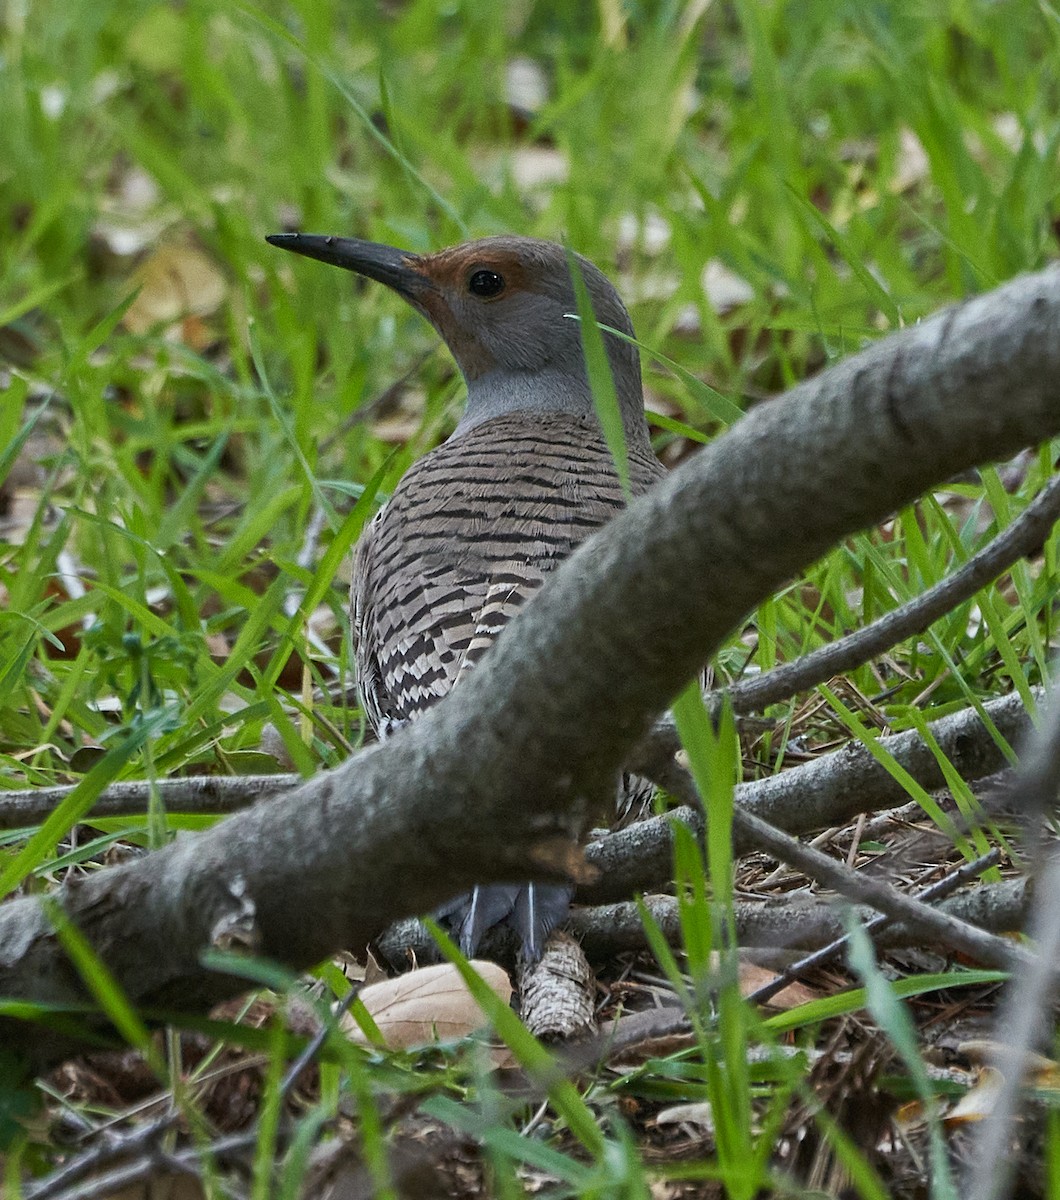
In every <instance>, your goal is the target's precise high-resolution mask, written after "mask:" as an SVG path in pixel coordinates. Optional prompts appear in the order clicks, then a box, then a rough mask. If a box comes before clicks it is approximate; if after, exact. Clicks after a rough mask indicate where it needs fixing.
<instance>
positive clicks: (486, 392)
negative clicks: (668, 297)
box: [452, 367, 650, 446]
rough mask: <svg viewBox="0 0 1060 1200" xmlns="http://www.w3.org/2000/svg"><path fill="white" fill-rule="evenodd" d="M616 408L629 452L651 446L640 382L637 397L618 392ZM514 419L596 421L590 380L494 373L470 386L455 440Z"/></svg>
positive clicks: (543, 372) (554, 373) (553, 371)
mask: <svg viewBox="0 0 1060 1200" xmlns="http://www.w3.org/2000/svg"><path fill="white" fill-rule="evenodd" d="M616 384H617V381H616ZM618 402H619V407H620V409H621V411H622V424H623V427H624V428H625V432H626V439H627V442H628V443H629V444H630V445H631V446H633V445H636V446H649V445H650V438H649V434H648V424H647V421H645V419H644V400H643V397H642V395H641V391H640V386H639V380H638V386H637V389H636V396H630V395H629V394H625V395H623V393H622V392H621V391H619V393H618ZM511 413H525V414H526V415H527V416H542V415H544V414H546V413H565V414H567V415H568V416H575V417H595V416H596V405H595V404H594V402H593V394H592V391H591V389H590V388H589V381H588V379H586V378H585V377H584V376H580V377H579V376H578V375H572V374H571V373H570V372H569V371H561V370H559V369H557V368H555V367H545V368H543V369H539V370H535V371H491V372H490V374H488V375H482V376H479V378H477V379H475V380H473V381H472V382H471V383H469V384H468V389H467V407H466V408H465V409H464V415H463V416H462V417H461V418H460V421H459V423H458V425H457V427H456V429H455V430H454V431H453V435H452V436H453V437H459V436H460V435H461V434H464V433H467V431H468V430H469V429H474V428H475V426H476V425H481V424H482V422H483V421H489V420H491V419H492V418H494V417H501V416H508V415H509V414H511Z"/></svg>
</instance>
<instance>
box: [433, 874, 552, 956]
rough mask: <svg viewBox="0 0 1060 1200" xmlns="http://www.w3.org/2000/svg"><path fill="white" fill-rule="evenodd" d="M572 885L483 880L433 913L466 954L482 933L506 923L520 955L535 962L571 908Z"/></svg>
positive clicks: (472, 948) (480, 938)
mask: <svg viewBox="0 0 1060 1200" xmlns="http://www.w3.org/2000/svg"><path fill="white" fill-rule="evenodd" d="M572 894H573V888H571V887H570V886H569V885H568V884H564V883H493V884H484V885H480V886H479V887H476V888H474V889H472V890H471V891H470V892H466V893H465V894H464V895H462V896H457V898H456V899H455V900H450V901H449V903H448V904H446V905H443V906H442V907H441V908H440V909H438V911H437V912H436V913H435V916H436V917H437V919H438V923H439V924H440V925H441V926H442V928H443V929H444V930H445V931H446V933H448V934H450V935H452V936H453V937H455V938H456V940H457V942H458V943H459V945H460V949H461V951H462V952H463V953H464V954H466V955H467V956H468V957H469V958H470V957H471V956H472V955H474V954H475V952H476V951H477V950H478V947H479V943H480V942H481V941H482V938H483V937H484V936H485V934H486V933H487V932H488V931H489V930H490V929H493V928H494V927H495V926H498V925H506V926H508V927H510V928H511V929H514V930H515V932H516V933H517V934H518V935H519V941H520V948H521V955H522V957H523V959H524V960H525V961H526V962H531V963H532V962H537V960H538V959H539V958H540V957H541V953H542V951H543V950H544V948H545V941H546V939H547V938H548V935H549V934H550V933H551V932H552V930H553V929H555V928H556V926H557V925H558V924H559V923H560V922H561V921H563V920H565V919H566V916H567V913H568V912H569V911H570V899H571V895H572Z"/></svg>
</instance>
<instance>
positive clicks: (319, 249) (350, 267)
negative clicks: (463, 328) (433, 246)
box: [265, 233, 431, 301]
mask: <svg viewBox="0 0 1060 1200" xmlns="http://www.w3.org/2000/svg"><path fill="white" fill-rule="evenodd" d="M265 240H266V241H267V242H268V243H269V245H270V246H279V247H280V249H281V250H293V251H294V252H295V254H304V255H305V256H306V258H316V259H319V260H320V261H321V262H325V263H330V264H331V265H332V266H333V267H343V268H345V270H347V271H356V272H357V274H358V275H364V276H365V277H366V278H368V279H374V280H376V282H378V283H385V284H386V286H387V287H389V288H393V289H394V291H395V292H397V293H398V294H399V295H400V296H404V297H405V299H406V300H412V301H415V300H416V298H417V297H418V296H421V295H422V294H423V293H424V292H425V291H427V290H429V289H430V287H431V284H430V281H429V280H428V279H427V278H426V276H424V275H423V274H421V272H420V271H419V270H418V269H417V268H418V266H419V262H420V259H419V256H418V255H416V254H412V253H410V252H409V251H408V250H398V249H397V248H396V247H394V246H384V245H383V244H382V243H381V242H362V241H360V240H359V239H358V238H344V237H334V236H332V235H330V234H321V233H270V234H269V235H268V237H266V239H265Z"/></svg>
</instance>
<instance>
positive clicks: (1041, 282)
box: [0, 270, 1060, 1061]
mask: <svg viewBox="0 0 1060 1200" xmlns="http://www.w3.org/2000/svg"><path fill="white" fill-rule="evenodd" d="M1058 325H1060V272H1058V271H1056V270H1050V271H1045V272H1042V273H1040V274H1037V275H1033V276H1027V277H1025V278H1022V279H1019V280H1016V281H1014V282H1012V283H1010V284H1008V285H1006V286H1004V287H1002V288H999V289H998V290H997V291H995V292H993V293H990V294H988V295H985V296H980V297H977V298H975V299H973V300H970V301H968V302H966V303H964V304H962V305H959V306H957V307H955V308H952V309H949V310H947V311H946V312H944V313H941V314H939V315H938V316H937V317H934V318H932V319H930V320H927V321H924V322H923V323H921V324H919V325H917V326H915V327H914V328H911V329H907V330H905V331H903V332H901V333H899V334H897V335H895V336H893V337H890V338H888V339H886V340H885V341H882V342H880V343H878V344H877V345H875V346H873V347H872V348H870V349H868V350H866V351H864V352H863V353H861V354H858V355H855V356H853V357H851V358H850V359H848V360H846V361H844V362H842V363H840V364H838V365H837V366H836V367H834V368H832V369H831V370H829V371H828V372H826V373H824V374H822V375H821V376H819V377H817V378H816V379H814V380H811V381H809V382H807V383H804V384H802V385H800V386H799V387H797V388H795V389H794V390H793V391H792V392H791V393H790V394H789V395H788V396H787V397H786V398H785V399H784V400H783V401H780V402H775V403H771V404H767V405H762V406H760V407H759V408H757V409H756V410H755V411H754V412H753V413H751V414H750V415H749V416H748V417H747V418H745V419H744V420H743V421H741V422H740V423H738V424H737V425H736V426H735V427H734V428H733V429H732V430H731V431H730V432H729V433H728V434H726V435H725V436H724V437H723V438H720V439H718V440H717V441H716V442H714V443H713V444H711V445H710V446H708V447H707V448H705V449H704V450H703V451H702V452H701V453H700V454H699V455H697V456H696V457H695V458H694V459H692V460H690V461H689V462H687V463H686V464H684V465H683V466H681V467H680V468H678V469H677V470H676V471H674V472H673V473H672V475H671V476H670V477H668V478H667V479H665V480H663V481H662V482H661V483H660V484H659V485H658V486H657V487H656V488H654V489H653V490H652V491H651V492H649V493H648V495H646V496H644V497H642V498H641V499H640V500H638V501H637V502H635V503H634V504H632V505H631V506H630V508H629V509H628V510H627V511H626V512H624V513H622V514H621V515H620V516H619V517H617V518H616V519H615V520H614V521H613V522H612V523H611V524H610V525H608V526H607V527H606V528H605V529H604V530H602V531H601V533H600V534H599V535H597V536H594V537H592V538H590V539H589V541H588V542H586V543H585V545H584V546H583V547H582V548H581V549H580V550H579V551H578V552H577V553H576V554H575V555H574V556H572V558H571V559H570V560H568V561H567V562H566V563H564V564H563V566H562V567H561V568H560V569H559V570H557V571H556V572H555V574H554V576H553V577H552V578H551V579H550V580H549V582H548V583H547V584H546V585H545V586H544V587H543V588H542V589H541V591H540V592H539V593H538V595H536V596H535V598H534V599H533V600H532V601H531V602H530V603H529V604H528V605H527V606H526V608H525V609H524V611H523V612H521V613H520V615H519V616H518V617H517V618H516V620H515V621H514V622H513V623H512V625H511V626H510V627H509V628H508V629H507V630H506V631H505V635H504V637H502V638H500V639H499V640H498V642H497V644H496V645H495V646H494V647H493V649H492V650H491V652H490V654H489V655H487V656H486V658H485V659H484V661H483V662H482V663H481V664H480V666H479V667H478V668H476V670H475V671H473V672H472V673H471V675H470V676H469V677H468V678H467V679H466V680H465V681H464V682H463V683H462V684H461V686H460V687H459V688H457V689H455V690H454V691H453V692H452V693H451V694H450V695H449V696H447V697H446V698H445V699H444V700H443V701H441V702H440V703H439V704H437V705H436V706H435V707H434V708H433V709H431V710H430V711H429V712H427V713H426V714H424V716H423V717H422V718H421V719H420V720H418V721H416V722H415V723H413V725H411V726H410V727H408V728H407V729H404V730H402V731H400V732H399V733H397V734H396V735H395V736H394V737H393V738H390V739H388V741H387V742H386V743H385V744H384V745H382V746H375V747H371V748H369V749H367V750H365V751H362V752H361V753H360V754H357V755H355V756H354V757H353V758H351V759H350V760H349V762H348V763H346V764H344V765H343V766H342V767H340V768H338V769H337V770H335V771H331V772H324V773H321V774H320V775H319V776H317V777H315V778H313V779H311V780H309V781H308V782H307V783H305V784H304V785H302V786H301V787H299V788H297V789H295V791H293V792H291V793H289V794H288V795H284V796H280V797H277V798H276V799H274V800H272V801H270V802H269V803H267V804H262V805H258V806H256V807H255V808H253V809H250V810H248V811H246V812H242V813H238V814H236V815H235V816H233V817H230V818H229V819H227V820H226V821H222V822H220V823H219V824H218V825H216V826H214V827H213V828H212V829H211V830H209V831H207V832H205V833H202V834H199V835H194V836H185V837H180V838H178V839H177V840H176V841H174V842H173V843H171V844H170V845H168V846H166V847H165V848H164V849H162V850H160V851H158V852H156V853H154V854H152V855H150V856H147V857H146V858H143V859H140V860H136V861H134V862H130V863H127V864H123V865H121V866H118V867H114V868H111V869H108V870H105V871H98V872H95V873H93V874H91V875H89V876H86V877H84V878H83V879H81V880H79V881H77V882H73V881H70V882H68V883H67V884H66V885H64V887H63V888H61V889H60V891H59V892H58V899H59V901H60V903H61V904H62V906H63V908H64V909H65V911H66V913H67V915H68V916H69V918H70V919H71V920H72V921H74V922H75V923H76V924H77V925H78V926H79V927H80V929H81V931H82V933H83V934H84V935H85V937H86V938H87V939H88V941H89V942H90V944H91V945H92V946H93V947H94V948H95V950H96V952H97V953H98V954H99V955H100V956H101V958H102V959H103V961H104V962H105V963H106V965H107V966H108V968H109V969H110V971H111V973H112V974H113V976H114V977H115V979H116V981H117V983H118V985H119V986H120V987H121V988H122V989H123V990H124V992H125V993H126V995H127V996H128V997H129V999H130V1000H131V1001H132V1002H133V1003H138V1004H154V1005H160V1006H166V1007H171V1008H185V1009H192V1010H202V1009H203V1008H205V1007H208V1006H209V1005H211V1004H212V1003H214V1002H215V1001H217V1000H219V999H221V998H222V997H225V996H229V995H232V994H235V993H238V992H239V991H241V990H243V989H244V988H245V982H244V981H243V980H242V979H240V978H238V977H236V976H233V975H228V974H225V973H223V972H220V971H215V970H210V969H209V968H207V967H206V966H204V965H203V955H204V953H205V952H206V951H208V950H209V949H210V948H211V947H217V946H224V947H230V948H231V947H236V948H238V947H244V948H246V949H247V950H250V951H253V952H255V953H259V954H263V955H266V956H268V957H270V958H272V959H274V960H276V961H278V962H281V963H284V964H286V965H287V966H288V967H290V968H292V969H295V970H298V969H302V968H305V967H308V966H310V965H312V964H313V963H316V962H319V961H320V960H321V959H323V958H325V957H326V956H327V955H328V954H330V953H332V952H334V951H336V950H338V949H339V948H342V947H351V946H352V947H360V946H362V945H364V944H365V943H366V942H367V941H368V940H369V939H371V938H372V937H373V936H375V935H377V934H378V933H379V932H380V930H382V929H383V928H384V927H385V926H386V925H387V924H389V923H390V922H391V921H392V920H394V919H395V918H397V917H400V916H402V915H411V914H413V913H417V912H424V911H429V910H430V909H431V908H432V907H434V906H435V905H437V904H439V903H440V902H441V901H443V900H444V899H446V898H447V897H449V896H451V895H453V894H455V893H456V892H458V891H461V890H463V889H465V888H467V887H468V886H470V885H471V884H472V883H474V882H489V881H491V880H498V881H499V880H503V879H510V878H513V877H514V878H530V877H533V876H537V877H538V878H542V879H549V878H552V879H556V878H563V877H567V876H569V875H571V874H574V875H575V876H580V875H581V874H583V873H584V867H583V865H582V859H581V855H580V852H578V850H577V845H578V839H579V837H580V836H581V835H582V833H583V832H584V830H585V828H586V827H587V826H588V824H589V823H590V821H591V820H592V818H593V817H594V816H595V815H596V814H597V813H598V812H600V811H603V810H604V809H605V808H606V806H607V803H608V800H609V799H610V797H611V796H612V795H613V785H614V779H615V776H616V774H617V772H618V770H619V769H620V767H621V765H622V764H623V763H624V762H625V761H627V760H628V759H629V757H630V754H631V752H632V750H633V748H634V747H635V746H636V745H637V744H638V743H640V742H641V741H642V740H643V738H644V737H645V735H646V733H647V731H648V730H649V728H650V727H651V724H652V722H653V721H654V720H655V719H656V718H657V717H658V715H659V714H660V713H661V712H662V711H664V710H665V708H666V707H667V706H668V705H669V703H670V702H671V700H672V699H673V697H674V696H675V695H676V693H677V692H678V691H679V690H680V688H681V687H682V686H683V685H684V684H685V683H686V682H687V681H688V680H689V679H691V678H693V676H694V675H695V674H696V673H697V671H698V670H699V667H700V664H701V663H702V662H704V661H705V660H706V659H707V658H708V657H709V655H710V654H711V652H712V651H713V649H714V648H716V647H717V645H718V644H719V643H720V642H721V640H722V639H723V638H724V637H725V636H726V635H727V633H728V632H729V631H730V630H731V629H732V628H733V627H734V626H736V625H737V624H738V623H739V621H740V620H741V619H743V617H744V616H745V614H746V613H747V612H748V611H749V610H750V609H751V608H752V607H753V606H754V605H755V604H756V603H758V602H759V601H761V600H762V599H763V598H764V597H765V596H767V595H769V594H770V593H772V592H773V591H774V590H775V589H776V588H777V587H778V586H779V585H780V584H781V583H783V582H784V581H785V580H786V579H789V578H790V577H791V576H792V575H793V574H794V573H795V572H797V571H799V570H800V569H802V568H803V567H805V566H806V565H808V564H809V563H811V562H812V561H814V560H815V559H816V558H817V557H819V556H820V555H821V554H822V553H824V552H825V551H826V550H827V549H828V548H829V547H830V546H832V545H834V544H835V542H836V541H838V540H839V539H840V538H842V537H844V536H846V535H847V534H849V533H851V532H852V531H854V530H856V529H860V528H863V527H865V526H866V525H871V524H874V523H876V522H878V521H879V520H881V519H883V518H884V517H885V516H886V515H888V514H889V513H891V512H893V511H894V510H895V509H896V508H898V507H900V506H902V505H904V504H907V503H909V502H910V501H911V500H912V499H913V498H914V497H915V496H917V495H919V494H920V493H921V492H923V491H924V490H925V489H926V488H929V487H931V486H932V485H934V484H936V483H938V482H939V480H941V479H946V478H949V477H950V476H952V475H953V474H955V473H956V472H958V471H960V470H963V469H965V468H967V467H968V466H970V465H973V464H975V463H978V462H982V461H985V460H987V459H996V458H999V457H1006V456H1008V455H1010V454H1012V453H1014V452H1015V451H1016V450H1018V449H1019V448H1021V447H1023V446H1026V445H1031V444H1036V443H1038V442H1040V441H1042V440H1043V439H1045V438H1048V437H1051V436H1053V435H1055V434H1056V433H1058V432H1060V339H1057V337H1056V336H1055V331H1056V328H1057V327H1058ZM756 836H757V835H756ZM0 995H3V996H6V997H9V998H19V997H21V998H27V999H35V1000H38V1001H40V1002H44V1003H51V1004H57V1005H64V1004H69V1003H75V1002H78V1001H83V1000H84V997H85V990H84V988H83V986H82V984H81V981H80V980H79V978H78V977H77V974H76V972H75V971H73V970H72V968H71V966H70V964H69V962H68V960H67V958H66V956H65V954H64V952H63V951H62V949H61V947H60V945H59V943H58V941H57V939H56V938H55V936H54V934H53V932H52V929H51V925H50V922H49V921H48V919H47V916H46V911H45V906H44V905H43V904H42V902H41V900H40V898H39V897H34V896H31V897H25V898H21V899H17V900H13V901H10V902H8V903H6V904H4V905H3V906H0ZM5 1024H6V1025H9V1024H10V1021H9V1020H8V1021H7V1022H5ZM13 1032H14V1031H13V1030H12V1029H10V1028H0V1036H2V1035H4V1034H10V1033H13ZM18 1037H19V1040H20V1042H21V1044H22V1045H23V1046H25V1047H26V1048H27V1049H28V1050H30V1051H32V1054H33V1056H34V1057H35V1058H36V1059H37V1060H38V1061H39V1060H42V1059H47V1058H48V1057H51V1056H54V1055H56V1054H58V1053H62V1052H63V1051H64V1050H65V1049H67V1048H68V1043H66V1042H63V1041H61V1040H59V1039H58V1038H57V1037H56V1035H55V1034H53V1033H52V1032H50V1031H46V1030H44V1029H43V1028H41V1027H37V1026H30V1025H21V1026H20V1027H19V1029H18Z"/></svg>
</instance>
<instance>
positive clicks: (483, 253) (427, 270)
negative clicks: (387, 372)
mask: <svg viewBox="0 0 1060 1200" xmlns="http://www.w3.org/2000/svg"><path fill="white" fill-rule="evenodd" d="M417 269H418V270H419V272H420V274H421V275H423V276H424V278H426V279H429V280H430V281H431V283H432V284H433V285H434V289H436V290H432V291H428V292H425V293H424V295H423V296H421V297H419V298H418V299H419V303H420V305H421V306H422V308H423V309H424V311H425V312H426V313H427V315H428V317H429V318H430V320H431V322H432V323H433V325H434V327H435V329H437V330H438V332H439V333H440V334H441V335H442V338H443V339H444V340H445V341H446V343H447V344H448V346H449V349H450V350H451V351H452V353H453V357H454V358H455V359H456V361H457V365H458V366H459V367H460V370H461V371H462V372H463V374H464V378H465V379H467V380H468V381H470V380H472V379H478V378H480V377H481V376H483V375H486V374H488V373H489V372H490V371H492V370H493V369H494V368H495V367H496V365H497V362H496V359H495V358H494V357H493V355H492V354H490V353H489V351H488V350H487V349H486V348H485V346H484V345H483V344H482V333H483V332H484V325H485V323H486V322H488V321H490V320H493V319H496V315H497V314H496V311H495V306H499V305H502V304H503V303H504V301H505V299H506V297H508V296H511V295H512V294H514V293H517V292H519V291H527V290H530V289H529V287H528V285H529V282H530V281H529V279H528V277H527V271H526V268H525V266H524V265H523V263H521V262H520V260H519V257H518V256H517V255H515V254H512V253H510V252H509V253H505V252H504V251H501V250H492V249H485V248H484V247H483V246H482V245H481V244H478V245H472V246H453V247H451V248H449V249H447V250H440V251H439V252H438V253H437V254H431V255H427V256H426V257H424V258H422V259H420V261H419V263H418V264H417ZM474 271H495V272H496V273H497V274H498V275H500V276H501V277H502V278H503V279H504V282H505V288H504V291H503V292H501V294H500V295H499V296H497V297H496V299H494V300H476V299H475V298H474V297H471V296H470V294H469V293H468V291H467V281H468V279H469V278H470V277H471V275H472V273H473V272H474ZM480 306H481V308H480ZM480 312H481V316H479V313H480ZM457 313H461V314H462V316H460V317H458V316H457V315H456V314H457ZM480 321H481V324H480Z"/></svg>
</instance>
